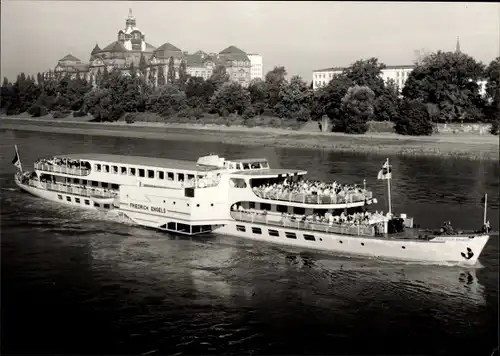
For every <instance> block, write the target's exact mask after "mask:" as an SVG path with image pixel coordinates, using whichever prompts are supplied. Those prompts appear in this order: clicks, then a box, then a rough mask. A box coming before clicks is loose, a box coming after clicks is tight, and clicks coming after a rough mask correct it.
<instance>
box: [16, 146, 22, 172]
mask: <svg viewBox="0 0 500 356" xmlns="http://www.w3.org/2000/svg"><path fill="white" fill-rule="evenodd" d="M14 148H15V149H16V155H17V159H18V160H19V167H21V173H22V172H23V164H22V163H21V156H19V152H18V151H17V145H16V144H14Z"/></svg>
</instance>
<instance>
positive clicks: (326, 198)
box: [252, 189, 373, 204]
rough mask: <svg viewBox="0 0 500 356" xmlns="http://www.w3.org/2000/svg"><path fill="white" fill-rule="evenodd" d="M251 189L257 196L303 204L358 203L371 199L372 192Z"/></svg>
mask: <svg viewBox="0 0 500 356" xmlns="http://www.w3.org/2000/svg"><path fill="white" fill-rule="evenodd" d="M252 191H253V192H254V193H255V195H257V196H258V197H259V198H262V199H270V200H281V201H289V202H294V203H303V204H347V203H359V202H363V201H365V200H366V199H371V198H372V197H373V193H372V192H370V191H364V192H362V193H346V195H336V194H332V195H325V194H303V193H277V192H273V191H270V192H264V191H262V190H260V189H255V190H253V189H252Z"/></svg>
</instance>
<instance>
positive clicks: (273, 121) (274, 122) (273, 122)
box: [269, 117, 282, 128]
mask: <svg viewBox="0 0 500 356" xmlns="http://www.w3.org/2000/svg"><path fill="white" fill-rule="evenodd" d="M281 124H282V120H281V119H280V118H278V117H273V118H272V119H271V120H270V122H269V126H271V127H274V128H278V127H281Z"/></svg>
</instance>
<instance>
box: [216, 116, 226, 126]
mask: <svg viewBox="0 0 500 356" xmlns="http://www.w3.org/2000/svg"><path fill="white" fill-rule="evenodd" d="M215 124H216V125H226V126H229V120H228V119H227V118H224V117H218V118H217V119H216V120H215Z"/></svg>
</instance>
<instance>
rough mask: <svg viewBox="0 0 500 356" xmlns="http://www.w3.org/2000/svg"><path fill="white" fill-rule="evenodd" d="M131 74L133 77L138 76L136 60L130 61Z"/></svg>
mask: <svg viewBox="0 0 500 356" xmlns="http://www.w3.org/2000/svg"><path fill="white" fill-rule="evenodd" d="M129 74H130V76H131V77H132V78H134V77H136V76H137V69H136V68H135V64H134V62H132V63H130V68H129Z"/></svg>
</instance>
